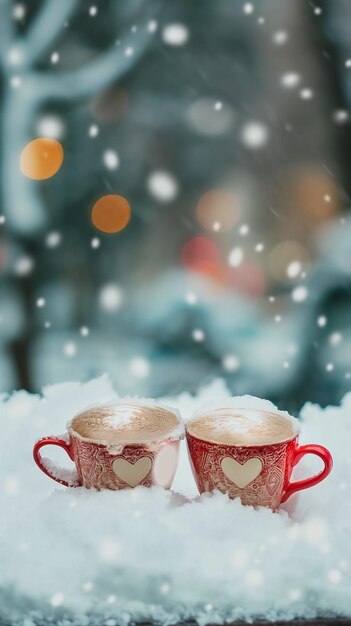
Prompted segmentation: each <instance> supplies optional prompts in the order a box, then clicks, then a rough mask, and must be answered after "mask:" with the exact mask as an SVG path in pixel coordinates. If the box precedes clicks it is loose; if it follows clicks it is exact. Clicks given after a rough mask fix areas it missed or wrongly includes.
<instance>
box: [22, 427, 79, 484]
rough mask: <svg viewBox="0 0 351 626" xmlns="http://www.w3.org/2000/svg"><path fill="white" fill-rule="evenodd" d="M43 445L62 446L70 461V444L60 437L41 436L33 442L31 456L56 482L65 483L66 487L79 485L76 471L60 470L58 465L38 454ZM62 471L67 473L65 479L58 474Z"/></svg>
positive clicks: (71, 456) (71, 455) (71, 454)
mask: <svg viewBox="0 0 351 626" xmlns="http://www.w3.org/2000/svg"><path fill="white" fill-rule="evenodd" d="M44 446H58V447H59V448H63V450H65V451H66V452H67V454H68V456H69V458H70V459H71V461H74V458H73V453H72V448H71V446H70V444H69V443H67V442H66V441H65V439H63V438H62V437H43V438H42V439H39V441H37V442H36V443H35V444H34V447H33V458H34V461H35V462H36V464H37V466H38V467H39V468H40V469H41V471H42V472H44V474H46V475H47V476H49V478H52V479H53V480H56V482H57V483H60V485H65V486H66V487H79V484H80V482H79V478H78V474H77V471H76V470H62V469H61V468H60V467H57V466H55V465H54V464H53V463H52V462H51V461H50V460H49V459H45V458H43V457H42V456H41V454H40V450H41V448H43V447H44ZM63 471H64V472H65V473H66V475H67V480H66V479H65V478H63V477H61V476H60V474H61V475H62V472H63ZM70 475H71V476H70ZM68 477H70V480H68Z"/></svg>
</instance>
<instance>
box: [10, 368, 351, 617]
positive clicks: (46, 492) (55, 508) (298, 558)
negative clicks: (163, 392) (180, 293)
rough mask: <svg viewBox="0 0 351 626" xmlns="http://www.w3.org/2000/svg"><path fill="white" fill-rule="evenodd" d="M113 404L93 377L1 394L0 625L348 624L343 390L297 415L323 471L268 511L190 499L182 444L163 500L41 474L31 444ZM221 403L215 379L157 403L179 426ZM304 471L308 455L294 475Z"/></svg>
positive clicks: (348, 418) (350, 534) (350, 596)
mask: <svg viewBox="0 0 351 626" xmlns="http://www.w3.org/2000/svg"><path fill="white" fill-rule="evenodd" d="M114 395H115V393H114V391H113V389H112V386H111V383H110V381H109V379H108V377H106V376H104V377H102V378H99V379H96V380H92V381H91V382H89V383H87V384H85V385H80V384H78V383H66V384H60V385H54V386H50V387H47V388H45V389H44V390H43V395H42V396H35V395H30V394H27V393H25V392H17V393H15V394H13V395H12V396H11V397H10V398H8V397H6V396H3V397H2V398H0V622H1V621H2V620H3V621H4V622H6V623H8V622H9V623H13V624H18V625H21V626H34V624H35V625H36V624H42V623H45V622H46V621H49V619H53V620H57V621H59V622H60V623H61V624H66V623H71V622H72V623H75V624H77V626H78V625H79V626H85V625H87V624H89V623H95V624H106V626H114V625H115V624H117V623H118V624H127V623H128V622H129V621H130V620H144V621H145V620H157V621H159V622H162V623H166V624H168V623H174V622H175V621H179V620H183V619H186V618H190V617H193V618H196V619H197V620H198V621H199V622H200V624H206V623H207V622H211V623H216V622H222V621H224V620H225V619H231V620H235V619H243V618H244V619H250V618H255V617H257V616H263V615H265V616H266V617H267V618H269V619H274V618H277V617H281V618H284V619H290V618H293V617H295V616H297V615H303V616H305V617H310V616H314V615H324V614H333V613H338V614H343V615H351V593H350V590H351V521H350V520H351V494H350V483H351V480H350V479H351V455H350V449H351V448H350V445H351V394H348V395H347V396H345V398H344V400H343V402H342V405H341V407H329V408H328V409H325V410H321V409H320V408H319V407H318V406H314V405H307V406H305V407H304V409H303V411H302V418H303V423H302V431H301V437H300V439H301V441H302V442H314V443H321V444H324V445H326V446H327V447H328V448H329V449H330V450H331V452H332V454H333V456H334V470H333V472H332V474H331V475H330V476H329V478H328V479H327V480H326V481H324V482H323V483H321V484H320V485H318V486H317V487H314V488H312V489H310V490H307V491H305V492H301V493H300V494H299V495H297V496H295V497H293V498H291V500H290V501H288V502H287V504H286V505H285V506H284V509H281V510H280V511H279V512H278V513H272V512H271V511H270V510H268V509H260V510H254V509H253V508H250V507H243V506H241V504H240V502H239V501H228V499H227V497H226V496H224V495H222V494H219V493H216V494H213V495H203V496H201V497H199V496H198V495H197V491H196V487H195V484H194V481H193V478H192V475H191V471H190V467H189V464H188V460H187V454H186V449H185V444H184V442H183V447H182V450H181V458H180V463H179V467H178V472H177V475H176V478H175V482H174V485H173V490H172V491H163V490H161V489H158V488H153V489H145V488H142V487H141V488H136V489H134V490H124V491H120V492H112V491H104V492H94V491H88V490H85V489H83V488H79V489H66V488H65V487H60V486H59V485H57V484H55V483H54V482H53V481H51V480H50V479H49V478H47V477H46V476H44V474H42V473H41V472H40V471H39V469H38V468H37V467H36V466H35V465H34V462H33V460H32V445H33V442H34V441H35V440H36V439H38V438H39V437H41V436H42V435H47V434H60V433H62V432H63V431H64V428H65V424H66V422H67V421H68V420H69V419H70V418H71V417H72V415H73V414H74V413H75V412H77V411H78V410H80V409H82V408H83V407H85V406H86V405H89V404H93V403H94V402H99V401H103V400H107V399H110V398H111V397H113V396H114ZM228 395H229V392H228V391H227V390H226V388H225V386H224V384H223V383H222V382H221V381H215V382H213V383H212V384H211V385H209V386H208V387H207V388H205V389H203V390H201V391H200V392H199V394H198V396H197V397H192V396H189V395H188V394H182V395H181V396H179V397H178V398H173V399H171V398H167V403H168V404H171V405H172V404H173V406H177V407H178V408H179V409H180V411H181V413H182V415H183V416H184V417H185V418H187V417H189V415H190V414H191V413H192V411H194V410H195V409H196V408H198V407H199V405H201V404H202V403H203V402H205V401H207V400H209V399H211V398H212V397H213V396H217V397H218V396H228ZM163 400H166V399H163ZM279 408H284V407H279ZM47 450H48V452H47V455H48V454H49V451H50V452H51V449H49V448H47ZM60 453H61V451H58V455H60ZM53 454H54V450H53ZM63 454H64V453H63V452H62V455H63ZM59 460H60V461H61V460H62V464H63V463H64V462H65V463H66V465H68V463H69V460H68V459H67V461H66V460H65V461H63V458H62V457H61V456H60V459H59ZM316 469H317V462H316V465H315V460H314V459H313V458H312V457H308V459H306V460H304V463H303V464H302V463H301V468H300V473H301V474H305V473H311V472H312V471H316ZM65 619H66V620H68V621H67V622H65V621H64V620H65Z"/></svg>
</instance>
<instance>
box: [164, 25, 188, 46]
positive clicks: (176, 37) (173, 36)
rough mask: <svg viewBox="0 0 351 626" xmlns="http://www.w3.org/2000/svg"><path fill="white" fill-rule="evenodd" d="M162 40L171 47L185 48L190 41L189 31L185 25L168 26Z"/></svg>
mask: <svg viewBox="0 0 351 626" xmlns="http://www.w3.org/2000/svg"><path fill="white" fill-rule="evenodd" d="M162 39H163V41H164V42H165V43H167V44H168V45H169V46H183V45H184V44H185V43H186V42H187V41H188V39H189V31H188V29H187V27H186V26H184V24H168V26H165V28H164V29H163V31H162Z"/></svg>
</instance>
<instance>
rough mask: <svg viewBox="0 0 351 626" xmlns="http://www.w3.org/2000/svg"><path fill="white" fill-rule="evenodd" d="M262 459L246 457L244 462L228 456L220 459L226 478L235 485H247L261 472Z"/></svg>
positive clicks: (241, 487) (241, 486)
mask: <svg viewBox="0 0 351 626" xmlns="http://www.w3.org/2000/svg"><path fill="white" fill-rule="evenodd" d="M262 467H263V465H262V461H261V459H259V458H258V457H253V458H252V459H248V460H247V461H246V462H245V463H238V461H236V460H235V459H232V457H230V456H226V457H224V459H222V460H221V468H222V470H223V472H224V473H225V475H226V476H227V478H229V480H231V481H232V483H234V484H235V485H237V487H239V488H240V489H243V488H244V487H247V485H248V484H249V483H251V482H252V481H253V480H254V479H255V478H257V476H258V475H259V474H260V473H261V472H262Z"/></svg>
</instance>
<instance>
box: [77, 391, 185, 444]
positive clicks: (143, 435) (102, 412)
mask: <svg viewBox="0 0 351 626" xmlns="http://www.w3.org/2000/svg"><path fill="white" fill-rule="evenodd" d="M70 426H71V429H72V430H73V431H74V432H75V433H77V434H78V435H79V436H80V437H83V438H84V439H90V440H92V441H101V442H108V443H126V442H130V443H143V442H148V441H155V440H159V439H164V438H166V437H167V436H170V435H173V434H175V432H176V431H179V429H180V428H181V426H180V420H179V418H178V416H177V415H176V414H175V413H172V411H170V410H168V409H166V408H165V407H161V406H159V405H156V404H155V405H153V404H142V403H133V402H132V401H130V402H125V403H124V402H118V401H117V402H115V403H113V402H112V403H108V404H104V405H100V406H96V407H92V408H90V409H87V410H86V411H84V412H83V413H80V414H79V415H76V416H75V417H74V418H73V420H72V422H71V425H70Z"/></svg>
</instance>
